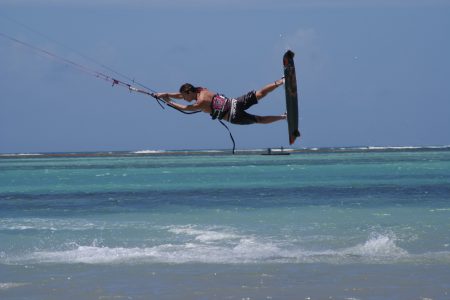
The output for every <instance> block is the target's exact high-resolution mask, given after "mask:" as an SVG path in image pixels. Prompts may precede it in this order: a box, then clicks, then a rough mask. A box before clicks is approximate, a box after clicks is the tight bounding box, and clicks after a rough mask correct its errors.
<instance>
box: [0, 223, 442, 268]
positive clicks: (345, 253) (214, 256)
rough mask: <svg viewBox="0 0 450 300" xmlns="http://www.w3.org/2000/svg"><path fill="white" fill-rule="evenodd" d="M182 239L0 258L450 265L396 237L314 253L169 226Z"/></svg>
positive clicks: (231, 233) (221, 231) (219, 231)
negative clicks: (407, 246) (405, 246)
mask: <svg viewBox="0 0 450 300" xmlns="http://www.w3.org/2000/svg"><path fill="white" fill-rule="evenodd" d="M166 231H167V233H169V234H174V235H175V236H177V237H179V238H181V240H180V239H178V240H177V239H176V238H175V239H170V241H166V242H165V243H161V244H158V245H151V246H144V247H126V246H110V245H102V244H101V243H99V242H98V241H97V240H95V241H94V242H92V243H91V244H90V245H81V244H77V243H73V242H72V243H67V244H66V245H63V247H62V248H61V246H60V247H59V248H60V249H43V250H33V251H31V252H28V253H24V254H20V255H7V254H5V253H2V255H0V263H5V264H19V265H20V264H39V263H57V264H76V263H85V264H123V263H125V264H136V263H175V264H183V263H226V264H254V263H332V264H351V263H401V262H415V263H421V262H447V263H448V262H449V261H450V252H445V251H444V252H439V253H424V254H410V253H408V251H406V250H405V249H402V248H401V247H399V246H398V245H397V244H396V242H397V239H396V237H395V236H394V235H392V234H378V233H373V234H371V235H370V236H369V237H368V239H367V240H366V241H364V242H362V243H358V244H356V245H354V246H350V247H347V248H340V249H308V248H307V246H308V244H307V243H306V244H305V245H299V244H293V243H291V242H290V241H289V240H273V239H270V238H268V237H262V236H254V235H248V234H240V233H237V232H236V230H233V229H231V228H221V227H210V228H198V227H196V226H193V225H183V226H168V227H166Z"/></svg>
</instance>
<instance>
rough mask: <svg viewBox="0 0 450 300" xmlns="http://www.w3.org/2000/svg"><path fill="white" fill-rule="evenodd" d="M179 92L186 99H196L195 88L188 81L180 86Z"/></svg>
mask: <svg viewBox="0 0 450 300" xmlns="http://www.w3.org/2000/svg"><path fill="white" fill-rule="evenodd" d="M180 93H181V95H182V96H183V99H184V100H186V101H192V100H196V99H197V88H196V87H195V86H193V85H192V84H190V83H185V84H183V85H182V86H181V87H180Z"/></svg>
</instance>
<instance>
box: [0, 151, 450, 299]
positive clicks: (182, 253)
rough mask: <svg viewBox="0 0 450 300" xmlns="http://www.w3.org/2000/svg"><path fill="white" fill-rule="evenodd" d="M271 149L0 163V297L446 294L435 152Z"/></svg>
mask: <svg viewBox="0 0 450 300" xmlns="http://www.w3.org/2000/svg"><path fill="white" fill-rule="evenodd" d="M284 151H285V152H286V153H289V154H290V155H260V154H263V152H264V151H263V150H261V151H257V150H255V151H239V152H238V153H237V155H230V153H229V151H137V152H126V151H125V152H108V153H50V154H48V153H47V154H39V153H37V154H11V155H7V154H3V155H0V299H45V300H49V299H238V300H243V299H245V300H247V299H310V300H313V299H348V300H355V299H383V300H384V299H408V300H409V299H420V300H429V299H450V147H427V148H420V147H416V148H414V147H411V148H408V147H406V148H365V147H362V148H328V149H296V150H292V149H286V150H284ZM272 153H276V154H279V151H275V150H274V151H272Z"/></svg>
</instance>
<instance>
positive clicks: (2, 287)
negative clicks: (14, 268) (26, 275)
mask: <svg viewBox="0 0 450 300" xmlns="http://www.w3.org/2000/svg"><path fill="white" fill-rule="evenodd" d="M27 284H29V283H26V282H0V291H1V290H9V289H12V288H18V287H21V286H24V285H27Z"/></svg>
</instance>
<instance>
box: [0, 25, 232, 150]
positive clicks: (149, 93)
mask: <svg viewBox="0 0 450 300" xmlns="http://www.w3.org/2000/svg"><path fill="white" fill-rule="evenodd" d="M13 21H14V22H16V21H15V20H13ZM18 24H19V25H21V26H24V27H26V28H27V29H28V30H30V31H32V32H33V33H35V34H38V35H41V36H44V37H46V38H47V39H49V38H48V37H47V36H46V35H44V34H42V33H39V32H37V31H35V30H33V29H31V28H28V26H25V25H23V24H21V23H18ZM0 37H2V38H4V39H6V40H9V41H11V42H13V43H16V44H19V45H21V46H24V47H26V48H28V49H30V50H32V51H34V52H36V53H38V54H40V55H43V56H45V57H48V58H51V59H54V60H55V61H57V62H59V63H62V64H65V65H68V66H70V67H72V68H74V69H76V70H79V71H81V72H83V73H86V74H88V75H91V76H93V77H95V78H99V79H102V80H104V81H107V82H110V83H111V84H112V86H113V87H114V86H120V87H125V88H127V89H128V90H129V91H130V92H137V93H141V94H144V95H147V96H151V97H153V98H154V99H155V100H156V101H157V103H158V104H159V106H160V107H161V108H162V109H164V106H163V105H162V104H161V102H162V103H164V104H166V105H167V106H169V107H171V108H173V109H175V110H177V111H179V112H180V113H183V114H186V115H192V114H196V113H199V112H201V111H200V110H198V111H183V110H181V109H178V108H177V107H174V106H172V105H171V104H169V103H167V102H166V101H164V99H161V98H159V97H157V96H156V93H157V92H156V91H155V90H153V89H151V88H149V87H146V86H144V85H143V84H140V83H138V82H136V81H135V80H134V79H133V80H131V79H130V77H128V76H126V75H123V74H122V73H119V72H116V71H114V70H113V69H111V68H110V67H108V66H106V65H104V64H101V63H99V62H97V61H95V60H94V59H92V58H90V57H88V56H86V55H83V54H80V53H79V52H77V51H74V50H73V49H71V50H72V51H73V52H75V53H77V54H78V55H80V56H81V57H84V58H85V59H87V60H89V61H92V62H94V63H95V64H97V65H99V66H101V67H102V68H105V69H107V70H109V71H111V72H113V73H115V74H117V75H120V76H121V77H124V78H126V79H127V80H131V81H132V82H133V84H131V83H129V82H127V81H125V80H120V79H117V78H115V77H112V76H110V75H108V74H105V73H103V72H100V71H97V70H95V69H93V68H90V67H87V66H85V65H83V64H81V63H78V62H75V61H73V60H70V59H67V58H65V57H62V56H60V55H58V54H56V53H53V52H51V51H49V50H46V49H42V48H39V47H37V46H35V45H32V44H31V43H28V42H25V41H22V40H19V39H17V38H14V37H12V36H10V35H8V34H5V33H2V32H0ZM56 43H58V42H56ZM58 44H60V45H62V44H61V43H58ZM62 46H63V47H65V46H64V45H62ZM65 48H67V47H65ZM138 86H139V87H138ZM219 122H220V124H222V125H223V126H224V127H225V129H226V130H227V131H228V134H229V136H230V139H231V142H232V143H233V149H232V154H235V149H236V143H235V141H234V138H233V134H232V133H231V130H230V128H229V127H228V126H227V125H226V124H225V123H223V122H222V121H220V120H219Z"/></svg>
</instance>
